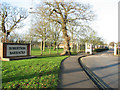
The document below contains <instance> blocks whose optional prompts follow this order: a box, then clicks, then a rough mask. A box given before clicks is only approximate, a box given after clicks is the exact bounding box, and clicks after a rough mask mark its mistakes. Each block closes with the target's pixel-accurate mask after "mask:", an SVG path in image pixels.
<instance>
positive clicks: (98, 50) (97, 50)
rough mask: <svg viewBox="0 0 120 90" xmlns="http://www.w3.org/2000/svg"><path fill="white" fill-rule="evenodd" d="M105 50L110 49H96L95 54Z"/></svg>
mask: <svg viewBox="0 0 120 90" xmlns="http://www.w3.org/2000/svg"><path fill="white" fill-rule="evenodd" d="M105 50H109V49H108V48H98V49H95V50H94V52H102V51H105Z"/></svg>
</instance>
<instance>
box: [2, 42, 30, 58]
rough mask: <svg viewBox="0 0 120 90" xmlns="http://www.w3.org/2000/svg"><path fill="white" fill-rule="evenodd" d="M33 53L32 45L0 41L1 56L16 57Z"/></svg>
mask: <svg viewBox="0 0 120 90" xmlns="http://www.w3.org/2000/svg"><path fill="white" fill-rule="evenodd" d="M30 55H31V45H30V44H24V43H0V58H1V59H5V58H14V57H23V56H30Z"/></svg>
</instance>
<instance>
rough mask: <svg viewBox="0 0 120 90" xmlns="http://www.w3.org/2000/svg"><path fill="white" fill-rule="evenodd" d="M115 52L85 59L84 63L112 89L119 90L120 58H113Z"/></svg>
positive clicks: (110, 51)
mask: <svg viewBox="0 0 120 90" xmlns="http://www.w3.org/2000/svg"><path fill="white" fill-rule="evenodd" d="M113 52H114V51H113V50H108V51H104V52H101V53H98V54H96V55H92V56H88V57H84V58H83V60H82V62H83V63H84V64H85V65H86V66H87V67H88V68H89V69H90V70H92V71H93V72H94V73H95V74H96V75H97V76H98V77H100V78H101V79H102V80H103V81H104V82H105V83H106V84H108V85H109V86H110V87H112V88H118V74H119V73H120V72H119V71H118V65H119V64H120V62H118V61H119V60H118V59H120V58H118V57H117V56H113Z"/></svg>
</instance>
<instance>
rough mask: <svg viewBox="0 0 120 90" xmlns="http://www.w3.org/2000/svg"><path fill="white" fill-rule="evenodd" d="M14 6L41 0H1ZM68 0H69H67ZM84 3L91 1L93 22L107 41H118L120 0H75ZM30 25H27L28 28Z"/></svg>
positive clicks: (24, 5)
mask: <svg viewBox="0 0 120 90" xmlns="http://www.w3.org/2000/svg"><path fill="white" fill-rule="evenodd" d="M3 1H4V2H8V3H10V4H12V5H14V6H18V7H25V8H28V9H29V8H30V7H31V6H32V5H33V4H35V3H39V1H40V0H33V3H32V0H2V1H1V0H0V2H3ZM64 1H65V0H64ZM67 1H68V0H67ZM74 1H77V2H79V1H81V2H83V3H90V5H92V8H93V10H94V12H95V14H96V16H97V17H96V20H95V21H94V22H93V23H92V24H91V26H92V27H93V29H94V30H95V31H97V32H98V35H99V36H101V37H102V38H103V39H104V40H105V42H107V43H109V42H111V41H115V42H117V41H118V2H119V1H120V0H74ZM27 28H28V26H26V29H27Z"/></svg>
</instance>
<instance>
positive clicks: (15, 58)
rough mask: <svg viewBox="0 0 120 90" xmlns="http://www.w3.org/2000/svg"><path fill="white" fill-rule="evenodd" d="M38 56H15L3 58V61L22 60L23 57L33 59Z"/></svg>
mask: <svg viewBox="0 0 120 90" xmlns="http://www.w3.org/2000/svg"><path fill="white" fill-rule="evenodd" d="M32 58H37V57H36V56H26V57H14V58H2V59H0V60H1V61H13V60H22V59H32Z"/></svg>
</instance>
